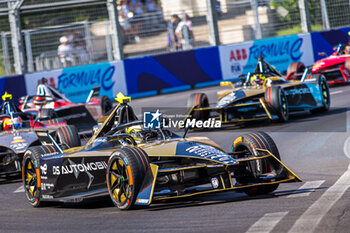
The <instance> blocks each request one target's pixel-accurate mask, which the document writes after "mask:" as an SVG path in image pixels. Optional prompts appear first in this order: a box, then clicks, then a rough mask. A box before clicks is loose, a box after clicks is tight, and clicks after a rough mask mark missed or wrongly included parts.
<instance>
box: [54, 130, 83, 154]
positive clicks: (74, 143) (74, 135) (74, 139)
mask: <svg viewBox="0 0 350 233" xmlns="http://www.w3.org/2000/svg"><path fill="white" fill-rule="evenodd" d="M55 139H56V141H57V142H58V143H59V144H61V145H64V146H65V147H67V149H68V148H71V147H78V146H81V142H80V137H79V134H78V130H77V128H76V127H75V126H74V125H67V126H62V127H60V128H59V129H57V131H56V133H55Z"/></svg>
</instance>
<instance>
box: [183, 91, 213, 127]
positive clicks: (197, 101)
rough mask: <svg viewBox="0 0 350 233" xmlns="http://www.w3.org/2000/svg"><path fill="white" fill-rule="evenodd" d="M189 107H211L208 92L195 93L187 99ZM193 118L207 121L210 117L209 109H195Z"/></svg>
mask: <svg viewBox="0 0 350 233" xmlns="http://www.w3.org/2000/svg"><path fill="white" fill-rule="evenodd" d="M187 107H188V108H192V107H194V109H196V108H206V107H209V100H208V97H207V95H206V94H204V93H193V94H191V96H190V98H189V99H188V100H187ZM191 118H192V119H196V120H201V121H206V120H208V118H209V111H208V110H205V111H193V112H192V117H191Z"/></svg>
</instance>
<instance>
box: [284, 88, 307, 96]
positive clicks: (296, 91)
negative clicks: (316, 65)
mask: <svg viewBox="0 0 350 233" xmlns="http://www.w3.org/2000/svg"><path fill="white" fill-rule="evenodd" d="M284 93H285V94H286V95H303V94H310V93H311V92H310V89H309V88H306V87H305V88H300V89H290V90H285V91H284Z"/></svg>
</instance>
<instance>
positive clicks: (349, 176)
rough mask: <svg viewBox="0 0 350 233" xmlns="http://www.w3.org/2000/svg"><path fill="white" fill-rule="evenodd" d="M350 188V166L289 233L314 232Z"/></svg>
mask: <svg viewBox="0 0 350 233" xmlns="http://www.w3.org/2000/svg"><path fill="white" fill-rule="evenodd" d="M349 187H350V165H349V167H348V170H347V171H346V172H345V173H344V174H343V175H342V176H341V177H340V178H339V179H338V180H337V182H336V183H335V184H334V185H333V186H332V187H330V188H329V189H327V191H326V192H324V193H323V194H322V196H321V197H320V198H319V199H318V200H317V201H316V202H314V203H313V204H312V205H311V206H310V207H309V208H308V209H307V210H306V211H305V212H304V213H303V214H302V215H301V216H300V217H299V219H298V220H297V221H296V222H295V223H294V225H293V227H292V228H291V229H290V231H289V233H294V232H297V233H299V232H310V233H311V232H314V230H315V229H316V227H317V225H318V224H319V223H320V221H321V220H322V218H323V217H324V216H325V215H326V214H327V212H328V211H329V210H330V209H331V208H332V206H333V205H334V204H335V203H336V202H337V201H338V200H339V199H340V198H341V197H342V196H343V194H344V193H345V191H346V190H347V189H348V188H349Z"/></svg>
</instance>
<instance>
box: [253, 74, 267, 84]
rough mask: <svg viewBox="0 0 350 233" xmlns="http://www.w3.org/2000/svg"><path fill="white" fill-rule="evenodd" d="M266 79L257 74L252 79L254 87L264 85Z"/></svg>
mask: <svg viewBox="0 0 350 233" xmlns="http://www.w3.org/2000/svg"><path fill="white" fill-rule="evenodd" d="M265 79H266V77H265V76H263V75H261V74H256V75H254V76H253V77H252V78H251V80H250V81H251V84H252V85H254V84H256V85H263V83H264V81H265Z"/></svg>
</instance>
